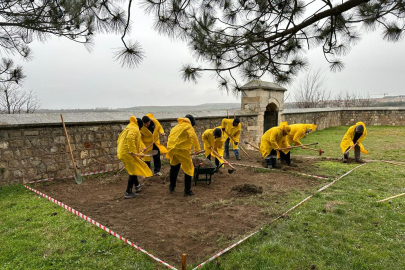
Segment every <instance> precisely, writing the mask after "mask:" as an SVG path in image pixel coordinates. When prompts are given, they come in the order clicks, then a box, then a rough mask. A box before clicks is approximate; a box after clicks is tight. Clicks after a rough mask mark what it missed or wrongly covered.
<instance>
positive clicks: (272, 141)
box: [260, 122, 291, 169]
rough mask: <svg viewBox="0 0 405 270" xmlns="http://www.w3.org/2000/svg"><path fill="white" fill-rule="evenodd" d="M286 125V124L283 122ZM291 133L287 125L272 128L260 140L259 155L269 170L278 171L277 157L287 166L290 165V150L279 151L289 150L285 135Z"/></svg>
mask: <svg viewBox="0 0 405 270" xmlns="http://www.w3.org/2000/svg"><path fill="white" fill-rule="evenodd" d="M285 123H287V122H285ZM290 132H291V128H290V127H289V126H288V124H285V125H282V126H277V127H272V128H271V129H269V130H267V131H266V132H265V133H264V134H263V136H262V138H261V140H260V153H261V154H262V157H263V158H264V160H265V161H266V166H267V168H269V169H278V168H279V167H278V166H277V157H279V156H283V157H284V160H285V161H286V162H287V165H291V159H290V149H285V150H281V149H280V148H291V146H290V145H289V144H288V141H287V135H288V134H289V133H290Z"/></svg>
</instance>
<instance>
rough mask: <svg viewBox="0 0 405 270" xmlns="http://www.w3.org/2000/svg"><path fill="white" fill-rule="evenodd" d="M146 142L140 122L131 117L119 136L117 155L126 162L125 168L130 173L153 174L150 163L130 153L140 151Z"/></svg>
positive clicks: (147, 175)
mask: <svg viewBox="0 0 405 270" xmlns="http://www.w3.org/2000/svg"><path fill="white" fill-rule="evenodd" d="M144 147H145V146H144V144H143V143H142V140H141V133H140V132H139V127H138V122H137V120H136V118H135V116H133V115H132V116H131V117H130V118H129V124H128V125H127V126H126V127H125V129H124V130H123V131H122V132H121V133H120V135H119V136H118V141H117V157H118V159H119V160H121V161H122V163H124V166H125V169H126V170H127V172H128V173H129V175H140V176H144V177H149V176H153V173H152V171H151V170H150V169H149V167H148V165H146V163H145V162H143V161H142V160H141V159H140V158H139V157H137V156H135V157H133V156H132V155H131V154H130V153H140V152H141V150H142V148H144Z"/></svg>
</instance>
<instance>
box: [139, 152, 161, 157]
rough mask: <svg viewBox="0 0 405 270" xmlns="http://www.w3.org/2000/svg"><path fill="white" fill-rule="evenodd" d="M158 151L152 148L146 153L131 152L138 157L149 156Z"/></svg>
mask: <svg viewBox="0 0 405 270" xmlns="http://www.w3.org/2000/svg"><path fill="white" fill-rule="evenodd" d="M157 153H158V150H152V151H150V152H149V153H147V154H144V153H142V152H141V153H133V154H134V155H135V156H138V157H151V156H154V155H156V154H157Z"/></svg>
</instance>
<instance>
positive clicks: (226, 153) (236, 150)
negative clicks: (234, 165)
mask: <svg viewBox="0 0 405 270" xmlns="http://www.w3.org/2000/svg"><path fill="white" fill-rule="evenodd" d="M230 141H231V139H229V138H228V139H226V141H225V145H224V149H225V157H229V142H230ZM233 152H234V154H235V157H236V158H239V150H238V149H235V150H233Z"/></svg>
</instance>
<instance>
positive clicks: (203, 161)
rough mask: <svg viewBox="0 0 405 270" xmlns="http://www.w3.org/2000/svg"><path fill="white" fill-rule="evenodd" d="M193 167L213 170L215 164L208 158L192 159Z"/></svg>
mask: <svg viewBox="0 0 405 270" xmlns="http://www.w3.org/2000/svg"><path fill="white" fill-rule="evenodd" d="M192 160H193V165H194V167H196V168H197V167H198V166H200V168H215V164H214V163H212V162H211V161H210V160H209V159H208V158H200V157H193V158H192Z"/></svg>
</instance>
